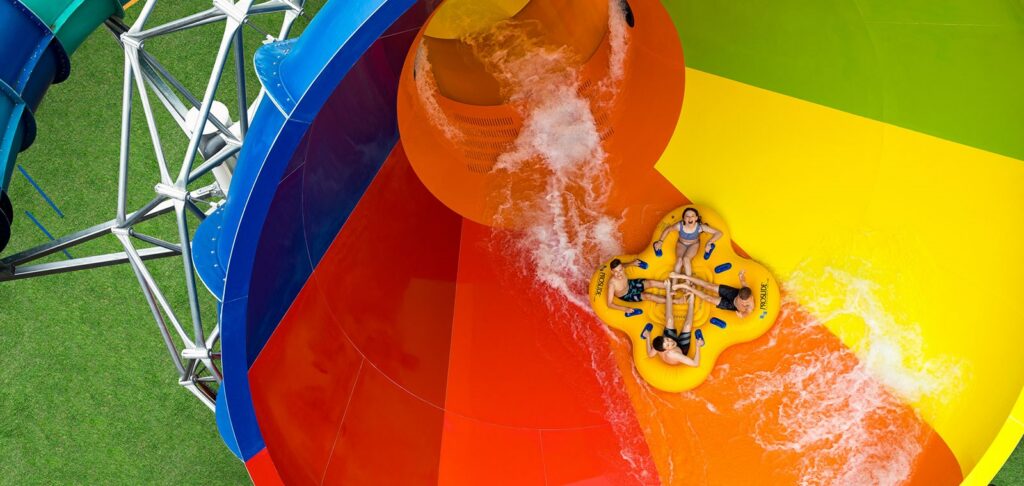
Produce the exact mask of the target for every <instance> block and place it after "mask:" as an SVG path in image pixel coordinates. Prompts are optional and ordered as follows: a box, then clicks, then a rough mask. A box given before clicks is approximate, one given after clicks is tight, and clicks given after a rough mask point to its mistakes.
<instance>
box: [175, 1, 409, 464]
mask: <svg viewBox="0 0 1024 486" xmlns="http://www.w3.org/2000/svg"><path fill="white" fill-rule="evenodd" d="M414 3H415V1H414V0H375V1H363V2H346V1H339V0H333V1H330V2H328V3H327V4H326V5H325V6H324V7H323V8H322V9H321V10H320V12H319V14H318V15H317V16H316V17H315V18H314V19H313V21H312V22H311V23H310V25H309V27H307V28H306V30H305V32H304V33H303V34H302V36H301V37H299V38H298V39H295V40H291V41H285V42H280V43H275V44H270V45H267V46H264V47H263V48H262V49H261V50H260V51H259V52H257V54H256V68H257V74H258V75H259V77H260V81H261V82H262V83H263V85H264V86H265V87H267V90H268V97H267V99H266V100H265V101H264V102H263V103H261V104H260V106H259V108H258V109H257V112H256V114H255V116H254V119H253V123H252V125H251V128H250V131H249V133H248V136H247V137H246V140H247V141H246V144H245V146H244V147H243V149H242V152H241V153H240V155H239V161H238V165H237V167H236V169H235V173H234V176H233V179H232V184H231V193H230V195H229V197H228V200H227V202H226V204H225V205H224V206H223V208H222V209H221V211H220V213H221V214H218V215H217V217H215V218H207V220H206V221H204V222H203V223H202V224H201V225H200V226H199V228H198V229H197V230H196V239H195V241H194V243H193V244H194V247H199V248H202V249H204V250H205V251H197V252H196V253H195V254H196V267H197V271H198V272H199V274H200V275H201V276H202V278H203V281H204V282H206V283H207V286H208V287H210V290H211V291H212V292H213V293H214V294H215V295H216V296H217V298H218V299H220V300H221V302H222V305H221V311H220V316H219V317H220V323H221V329H222V366H223V372H224V382H223V385H222V387H221V393H222V394H223V395H224V397H225V398H224V402H223V405H225V406H226V409H227V411H228V413H227V417H226V420H223V422H225V423H223V424H222V425H221V427H220V428H221V433H222V435H224V437H225V441H226V442H227V443H229V444H230V445H231V446H232V450H234V451H235V452H236V453H238V454H239V455H240V457H241V458H242V459H243V460H249V459H250V458H252V457H253V456H254V455H255V454H257V453H259V452H260V451H261V450H263V448H264V442H263V437H262V435H261V433H260V429H259V426H258V424H257V422H256V415H255V411H254V409H253V404H252V398H251V394H250V392H249V382H248V371H249V366H250V364H251V360H252V358H253V357H254V353H257V352H258V350H259V349H260V348H262V346H263V344H264V342H265V339H266V338H267V337H268V336H269V333H270V332H272V331H273V327H274V326H276V324H277V322H276V320H272V321H273V322H270V321H267V322H263V321H264V320H265V319H264V320H261V319H257V318H259V317H261V316H263V315H268V314H274V315H276V314H280V313H283V311H284V310H285V309H286V307H287V304H288V303H290V302H291V300H292V299H294V296H295V294H297V293H298V290H299V289H300V288H301V285H302V283H303V281H304V279H305V277H308V275H309V273H310V272H311V271H312V267H313V266H314V265H315V262H316V261H317V260H319V258H320V256H322V254H323V251H324V250H326V248H327V245H328V244H329V242H330V239H331V238H333V236H334V234H336V232H337V230H338V228H339V227H340V225H341V224H343V223H344V219H343V218H344V217H345V216H346V215H347V214H348V212H349V210H350V209H351V207H354V200H352V201H349V202H346V201H347V200H349V199H352V198H351V197H347V196H346V195H348V196H352V195H354V197H355V200H357V199H358V197H359V196H360V195H361V194H362V191H364V190H365V187H366V186H367V185H369V183H370V181H372V178H373V176H374V175H375V174H376V172H377V170H378V169H379V167H380V164H381V163H383V161H384V159H385V158H386V155H387V153H389V152H390V150H391V148H392V147H393V146H394V144H395V142H397V139H398V133H397V125H396V124H395V123H394V120H393V119H392V118H393V117H394V116H395V115H394V114H395V109H394V103H395V99H396V97H397V80H398V77H399V74H400V72H401V65H402V61H403V60H404V52H405V49H402V50H401V52H402V55H400V56H394V58H391V57H389V56H384V55H380V56H370V55H366V56H364V54H366V53H367V51H368V50H371V51H374V50H373V49H371V46H374V45H375V42H378V39H381V41H380V42H384V43H388V42H402V39H405V40H404V42H405V43H406V44H408V42H410V39H411V37H412V36H413V35H415V31H416V28H417V27H418V26H419V25H421V24H422V22H423V20H424V19H425V18H426V15H425V13H424V12H418V13H412V14H414V15H411V16H410V15H403V14H406V13H407V11H409V9H410V7H411V6H412V5H413V4H414ZM406 23H408V24H410V25H405V24H406ZM389 29H390V30H389ZM406 37H408V38H406ZM384 51H385V50H381V51H380V52H384ZM382 76H383V77H384V78H388V79H390V78H392V77H393V79H394V85H395V87H394V89H385V90H381V89H380V88H379V87H380V86H381V85H382V84H383V85H386V84H387V83H381V78H382ZM353 83H354V85H355V86H357V87H358V88H356V89H351V90H350V89H342V85H343V84H345V85H346V86H347V85H349V84H353ZM374 90H376V91H374ZM346 93H351V95H349V94H346ZM378 113H379V114H380V115H377V114H378ZM378 118H380V119H378ZM321 124H322V125H323V128H324V135H331V134H332V133H333V134H335V135H334V136H319V137H318V135H317V134H316V133H313V132H316V131H317V130H315V127H317V126H319V125H321ZM360 127H362V128H361V130H360ZM388 127H391V128H390V129H389V128H388ZM349 128H352V130H349ZM364 135H365V137H364ZM320 143H323V144H324V145H323V146H320V145H319V144H320ZM344 144H349V145H351V147H350V148H349V149H346V148H344V147H339V145H344ZM324 171H327V172H324ZM307 179H308V180H322V181H330V182H334V183H338V185H339V187H335V188H334V189H331V188H330V187H327V185H329V184H326V185H324V186H323V187H320V189H324V190H323V191H319V192H318V191H317V190H315V189H310V188H309V187H304V186H302V185H301V184H299V183H300V182H301V181H303V180H307ZM293 186H294V187H297V188H300V189H296V190H298V191H299V192H297V193H296V192H295V191H293V190H289V188H290V187H293ZM296 194H301V195H302V197H298V198H296V197H294V196H295V195H296ZM309 196H314V197H322V198H323V200H317V201H316V202H313V203H308V204H305V205H302V203H301V201H302V200H303V198H306V197H309ZM295 201H300V202H298V203H296V202H295ZM296 204H298V205H296ZM345 207H348V210H344V208H345ZM330 208H333V210H330V211H327V209H330ZM325 212H328V213H330V214H331V215H333V216H335V217H334V219H331V218H324V221H323V224H322V225H320V224H316V225H309V224H308V225H307V227H314V228H317V231H318V233H317V234H301V228H300V234H298V235H295V234H293V233H292V230H293V229H294V228H290V227H288V228H285V227H284V226H282V225H285V226H287V223H288V222H289V220H291V219H295V220H301V219H302V218H307V217H313V218H317V219H318V221H319V218H321V217H322V216H323V214H320V213H325ZM296 213H298V214H300V215H301V217H300V218H294V215H295V214H296ZM283 214H289V215H290V216H289V217H277V216H275V215H283ZM339 218H340V219H339ZM307 223H308V221H307ZM282 233H283V234H282ZM320 233H322V234H320ZM274 242H278V243H280V244H282V245H289V244H290V245H289V246H288V248H285V249H282V248H275V249H274V250H273V251H266V250H265V249H264V250H263V251H261V249H260V248H261V246H265V245H267V244H272V243H274ZM291 243H293V244H291ZM314 253H315V254H314ZM269 254H273V255H272V258H269V259H264V258H262V257H261V255H264V256H265V255H269ZM200 255H202V257H200ZM268 266H278V268H280V269H282V270H283V269H284V268H286V267H287V268H288V272H287V273H284V272H281V273H277V276H276V277H272V278H268V277H267V275H265V273H266V271H267V270H266V268H267V267H268ZM303 270H304V273H303ZM296 275H297V276H299V277H302V278H301V279H297V278H295V276H296ZM254 305H263V306H271V307H273V309H271V310H268V309H259V310H257V311H253V310H252V309H251V307H252V306H254ZM278 317H280V316H279V315H278ZM219 405H221V404H219ZM218 408H222V407H220V406H218Z"/></svg>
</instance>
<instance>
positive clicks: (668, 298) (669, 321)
mask: <svg viewBox="0 0 1024 486" xmlns="http://www.w3.org/2000/svg"><path fill="white" fill-rule="evenodd" d="M673 293H675V289H673V288H672V287H671V286H665V328H666V329H675V328H676V317H675V315H674V314H675V312H673V311H672V294H673Z"/></svg>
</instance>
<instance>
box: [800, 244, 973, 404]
mask: <svg viewBox="0 0 1024 486" xmlns="http://www.w3.org/2000/svg"><path fill="white" fill-rule="evenodd" d="M808 267H809V265H805V266H804V268H802V269H801V270H798V271H797V272H794V273H793V275H792V276H791V278H790V279H789V282H788V283H787V285H788V287H789V289H790V290H791V291H792V292H793V293H794V294H795V295H798V296H799V298H800V302H801V304H802V305H803V306H804V308H806V309H807V310H808V311H810V312H811V313H812V314H814V315H815V316H817V317H818V318H819V319H820V320H821V321H822V322H830V321H834V320H838V319H848V320H853V321H855V322H856V323H861V325H860V327H861V329H862V330H863V335H862V337H861V338H860V339H859V343H857V344H855V345H854V348H853V349H854V352H855V353H856V354H857V357H858V358H859V359H860V361H861V363H863V365H864V367H865V369H866V370H867V371H869V372H870V373H871V374H872V375H873V376H874V377H876V378H878V379H879V380H881V381H882V383H884V384H885V385H886V386H888V387H889V388H891V389H892V390H894V391H895V392H896V393H897V394H898V395H899V396H900V397H902V398H903V399H905V400H907V401H909V402H913V403H918V402H920V401H921V399H922V398H924V397H926V396H930V397H934V398H937V399H938V401H947V400H949V399H952V398H953V397H954V396H955V392H956V390H955V384H956V383H958V382H961V381H962V380H963V379H964V375H965V373H966V370H965V367H964V366H965V365H964V364H963V363H961V362H959V361H958V360H956V359H954V358H952V357H944V358H931V359H929V358H928V357H926V356H925V354H924V352H923V350H924V345H925V344H924V342H923V340H922V337H921V328H920V326H919V325H918V324H916V323H913V322H901V321H898V320H897V318H896V316H894V315H893V313H892V312H890V311H888V310H887V309H886V308H885V307H884V305H883V304H882V300H881V299H880V295H881V289H879V287H878V284H877V283H875V282H874V281H872V280H870V279H868V278H863V275H865V274H868V273H869V272H870V269H869V267H867V265H863V264H862V265H859V271H858V274H860V275H862V276H858V275H854V274H853V273H850V272H847V271H843V270H840V269H837V268H834V267H830V266H826V267H824V268H823V269H821V270H818V271H814V270H810V269H809V268H808ZM819 282H829V283H830V284H831V285H832V286H834V287H835V288H837V289H838V291H826V292H822V291H819V290H817V288H818V287H820V285H819V284H818V283H819Z"/></svg>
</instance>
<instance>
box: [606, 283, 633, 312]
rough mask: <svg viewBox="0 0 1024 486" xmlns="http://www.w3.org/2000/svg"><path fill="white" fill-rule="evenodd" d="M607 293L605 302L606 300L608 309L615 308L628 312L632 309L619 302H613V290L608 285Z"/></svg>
mask: <svg viewBox="0 0 1024 486" xmlns="http://www.w3.org/2000/svg"><path fill="white" fill-rule="evenodd" d="M607 295H608V300H607V302H608V308H609V309H615V310H618V311H622V312H629V311H631V310H633V309H631V308H629V307H626V306H623V305H619V304H616V303H615V292H614V289H612V288H611V287H610V286H609V287H608V294H607Z"/></svg>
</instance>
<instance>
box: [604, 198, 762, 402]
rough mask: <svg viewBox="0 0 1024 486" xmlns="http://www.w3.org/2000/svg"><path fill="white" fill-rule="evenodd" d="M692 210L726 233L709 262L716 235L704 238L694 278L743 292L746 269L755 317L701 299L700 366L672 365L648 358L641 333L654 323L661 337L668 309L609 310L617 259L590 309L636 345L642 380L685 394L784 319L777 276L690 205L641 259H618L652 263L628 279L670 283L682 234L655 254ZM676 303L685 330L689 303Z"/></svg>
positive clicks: (665, 222)
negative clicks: (734, 350)
mask: <svg viewBox="0 0 1024 486" xmlns="http://www.w3.org/2000/svg"><path fill="white" fill-rule="evenodd" d="M689 207H693V208H696V209H697V210H698V211H700V215H701V217H702V218H703V221H704V224H706V225H710V226H711V227H713V228H715V229H717V230H719V231H721V232H722V237H721V238H719V240H718V241H717V242H716V243H715V249H714V251H712V252H711V254H710V255H709V256H708V258H707V259H705V255H704V252H703V249H704V245H705V244H706V243H707V241H708V240H709V239H710V238H711V235H710V234H707V233H701V235H700V245H701V246H700V247H699V248H700V250H699V251H698V253H697V256H695V257H694V258H693V276H694V277H696V278H699V279H701V280H705V281H708V282H712V283H714V284H725V285H729V286H732V287H737V288H739V287H740V283H739V272H740V271H741V270H746V278H745V280H746V282H747V284H748V285H749V286H750V289H751V290H752V291H753V297H754V310H753V312H751V313H750V314H749V315H747V316H746V317H744V318H742V319H741V318H739V317H738V315H737V314H736V312H735V311H728V310H722V309H719V308H717V307H716V306H715V305H714V304H711V303H708V302H705V301H703V300H700V299H697V301H696V303H695V306H694V316H693V331H694V332H695V331H696V330H697V329H700V330H701V332H702V333H703V335H704V341H705V346H704V347H703V348H701V357H700V364H699V366H697V367H690V366H684V365H669V364H666V363H665V362H664V361H662V360H661V358H659V357H657V356H655V357H654V358H648V357H647V345H646V344H645V343H644V341H643V339H642V338H641V337H640V334H641V332H643V329H644V326H646V325H647V323H652V324H653V325H654V330H653V331H651V338H652V339H653V338H654V337H655V336H660V335H661V333H662V331H663V329H664V328H665V305H664V304H656V303H653V302H650V301H643V302H640V303H633V302H624V301H622V300H620V299H618V298H616V302H617V303H618V304H619V305H622V306H625V307H633V308H639V309H641V310H642V311H643V313H642V314H640V315H636V316H633V317H626V315H625V313H624V312H622V311H619V310H615V309H611V308H609V307H608V305H607V300H606V299H607V294H606V292H610V291H611V289H610V288H609V285H608V283H609V281H610V280H611V269H610V268H609V267H608V265H609V263H610V262H611V260H612V259H609V261H608V262H605V263H604V264H603V265H601V267H600V268H598V269H597V272H596V273H594V276H593V278H592V279H591V281H590V304H591V306H593V308H594V312H596V313H597V315H598V317H600V318H601V320H603V321H604V322H605V323H607V324H608V325H609V326H611V327H613V328H615V329H618V330H619V331H622V332H624V333H626V335H627V336H629V339H630V341H631V342H632V344H633V359H634V361H635V362H636V368H637V370H638V371H639V372H640V376H642V377H643V378H644V379H645V380H647V382H648V383H650V384H651V385H652V386H654V387H655V388H658V389H660V390H664V391H667V392H680V391H685V390H692V389H693V388H696V387H697V386H698V385H700V384H701V383H703V382H704V380H705V379H707V377H708V375H709V374H710V373H711V370H712V369H713V368H714V366H715V361H717V360H718V356H719V355H721V354H722V352H723V351H725V349H726V348H728V347H729V346H732V345H733V344H738V343H744V342H747V341H752V340H754V339H757V338H758V337H760V336H761V335H762V334H764V333H765V332H767V331H768V330H769V329H771V327H772V325H773V324H774V323H775V318H776V317H777V316H778V314H779V305H780V303H779V286H778V283H777V282H776V281H775V277H773V276H772V275H771V273H769V272H768V270H767V269H766V268H765V267H764V266H762V265H761V264H760V263H757V262H755V261H753V260H750V259H748V258H744V257H741V256H739V255H738V254H737V253H736V252H735V251H734V250H733V246H732V239H731V237H730V235H729V228H728V227H727V226H726V224H725V221H724V220H722V218H721V217H720V216H719V215H718V214H716V213H715V212H714V211H712V210H710V209H708V208H706V207H702V206H695V205H688V206H683V207H680V208H677V209H675V210H673V211H671V212H670V213H669V214H667V215H666V216H665V217H664V218H663V219H662V220H661V221H660V222H659V223H658V226H657V227H656V228H655V229H654V233H653V235H652V237H651V244H649V245H647V248H646V249H645V250H644V251H642V252H640V253H639V254H637V255H620V256H618V257H614V258H618V259H619V260H621V261H622V262H623V263H628V262H631V261H633V260H635V259H637V258H639V259H641V260H643V261H645V262H646V263H647V264H648V268H646V269H642V268H640V267H638V266H627V267H626V277H627V278H629V279H636V278H646V279H652V280H666V279H668V277H669V274H670V273H671V272H672V269H673V267H674V266H675V262H676V251H675V248H676V241H677V240H678V238H679V234H678V232H677V231H672V232H671V233H670V234H669V236H668V238H666V239H665V241H664V245H663V247H662V248H663V253H662V255H661V256H660V257H659V256H656V255H655V252H654V248H653V243H654V241H656V240H657V239H658V237H659V236H660V235H661V233H662V231H664V230H665V228H666V227H668V226H670V225H674V224H676V223H678V222H679V221H680V219H681V218H682V214H683V210H685V209H686V208H689ZM654 293H656V294H658V295H664V292H663V291H660V290H656V291H654ZM705 293H710V292H705ZM673 304H674V305H673V308H674V316H675V323H676V324H675V326H676V329H682V327H683V323H684V321H685V318H686V311H687V306H686V300H685V299H682V298H679V299H676V300H675V301H674V302H673ZM693 343H694V344H693V345H692V346H691V347H690V353H689V355H690V357H693V356H694V353H695V352H696V349H697V344H696V339H694V340H693Z"/></svg>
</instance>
